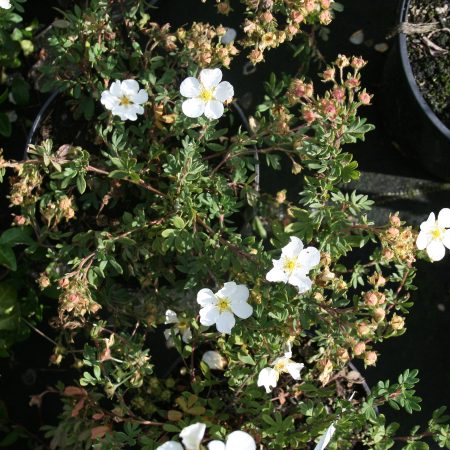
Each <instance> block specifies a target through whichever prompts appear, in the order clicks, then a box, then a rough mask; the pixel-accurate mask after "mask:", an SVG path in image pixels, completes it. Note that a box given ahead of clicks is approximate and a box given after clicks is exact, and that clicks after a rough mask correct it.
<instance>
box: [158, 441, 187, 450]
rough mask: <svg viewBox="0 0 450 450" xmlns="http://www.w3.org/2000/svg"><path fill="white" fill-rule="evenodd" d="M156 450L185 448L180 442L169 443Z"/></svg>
mask: <svg viewBox="0 0 450 450" xmlns="http://www.w3.org/2000/svg"><path fill="white" fill-rule="evenodd" d="M156 450H183V446H182V445H181V444H180V443H179V442H175V441H167V442H165V443H164V444H163V445H160V446H159V447H156Z"/></svg>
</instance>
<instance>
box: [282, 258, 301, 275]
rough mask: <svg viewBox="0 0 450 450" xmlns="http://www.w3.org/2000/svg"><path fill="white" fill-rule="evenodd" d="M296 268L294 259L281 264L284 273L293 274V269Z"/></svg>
mask: <svg viewBox="0 0 450 450" xmlns="http://www.w3.org/2000/svg"><path fill="white" fill-rule="evenodd" d="M297 266H298V264H297V259H296V258H290V259H286V260H285V261H284V264H283V268H284V270H285V271H286V272H289V273H291V272H293V271H294V269H295V268H296V267H297Z"/></svg>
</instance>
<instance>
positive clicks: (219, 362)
mask: <svg viewBox="0 0 450 450" xmlns="http://www.w3.org/2000/svg"><path fill="white" fill-rule="evenodd" d="M202 361H203V362H205V364H206V365H207V366H208V367H209V368H210V369H212V370H224V369H225V366H226V365H227V361H226V359H225V358H224V357H223V356H222V355H221V354H220V353H219V352H215V351H213V350H208V351H207V352H205V353H203V356H202Z"/></svg>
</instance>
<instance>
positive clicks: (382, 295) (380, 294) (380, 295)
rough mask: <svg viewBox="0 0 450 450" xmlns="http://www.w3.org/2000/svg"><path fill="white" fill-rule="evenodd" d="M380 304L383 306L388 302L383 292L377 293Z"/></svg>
mask: <svg viewBox="0 0 450 450" xmlns="http://www.w3.org/2000/svg"><path fill="white" fill-rule="evenodd" d="M377 296H378V304H379V305H382V304H383V303H384V302H385V301H386V296H385V295H384V294H383V293H382V292H377Z"/></svg>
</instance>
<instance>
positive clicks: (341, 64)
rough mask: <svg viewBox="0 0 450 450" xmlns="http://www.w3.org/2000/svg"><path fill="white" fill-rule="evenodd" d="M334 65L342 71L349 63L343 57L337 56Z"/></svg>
mask: <svg viewBox="0 0 450 450" xmlns="http://www.w3.org/2000/svg"><path fill="white" fill-rule="evenodd" d="M335 64H336V66H338V67H339V69H343V68H344V67H347V66H348V65H349V64H350V61H349V60H348V58H347V57H346V56H345V55H338V57H337V58H336V61H335Z"/></svg>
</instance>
